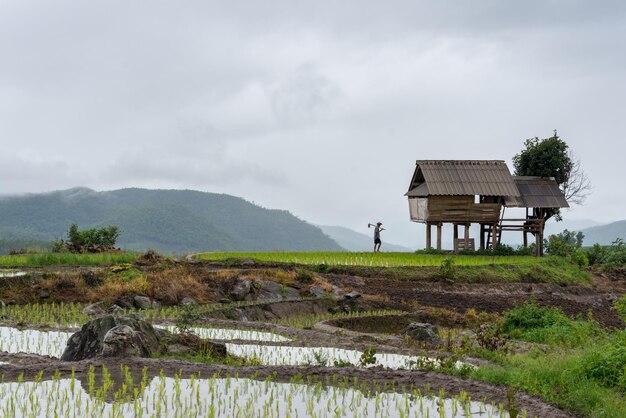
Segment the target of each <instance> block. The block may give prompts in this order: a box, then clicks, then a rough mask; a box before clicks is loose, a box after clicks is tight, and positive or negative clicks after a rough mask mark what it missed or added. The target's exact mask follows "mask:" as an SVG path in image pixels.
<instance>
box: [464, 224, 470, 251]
mask: <svg viewBox="0 0 626 418" xmlns="http://www.w3.org/2000/svg"><path fill="white" fill-rule="evenodd" d="M470 225H471V224H465V230H464V231H463V232H464V234H463V244H464V245H465V247H463V248H469V229H470Z"/></svg>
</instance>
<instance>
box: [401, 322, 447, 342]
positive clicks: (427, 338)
mask: <svg viewBox="0 0 626 418" xmlns="http://www.w3.org/2000/svg"><path fill="white" fill-rule="evenodd" d="M402 334H403V335H406V336H409V337H411V338H412V339H413V340H415V341H423V342H438V341H439V331H438V330H437V327H435V326H434V325H433V324H428V323H424V322H412V323H410V324H409V325H408V326H407V327H406V328H405V329H404V330H402Z"/></svg>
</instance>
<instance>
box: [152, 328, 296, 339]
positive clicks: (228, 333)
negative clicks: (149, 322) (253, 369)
mask: <svg viewBox="0 0 626 418" xmlns="http://www.w3.org/2000/svg"><path fill="white" fill-rule="evenodd" d="M155 327H157V328H162V329H166V330H168V331H170V332H177V331H178V330H177V329H176V327H175V326H174V325H166V326H163V325H156V326H155ZM190 331H191V332H193V333H195V334H196V335H197V336H198V337H200V338H206V339H209V340H246V341H269V342H284V341H291V340H290V339H289V338H286V337H283V336H282V335H278V334H274V333H271V332H262V331H251V330H243V329H228V328H201V327H192V328H191V329H190Z"/></svg>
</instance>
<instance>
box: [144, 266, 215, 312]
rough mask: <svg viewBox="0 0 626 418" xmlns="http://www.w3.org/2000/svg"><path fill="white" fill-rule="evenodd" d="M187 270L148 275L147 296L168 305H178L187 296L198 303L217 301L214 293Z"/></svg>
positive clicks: (169, 270)
mask: <svg viewBox="0 0 626 418" xmlns="http://www.w3.org/2000/svg"><path fill="white" fill-rule="evenodd" d="M201 280H202V279H201V278H198V277H197V276H194V275H192V274H191V273H190V272H189V271H188V270H187V269H185V268H180V267H178V268H174V269H168V270H163V271H158V272H150V273H147V290H146V292H145V293H146V294H147V295H148V296H149V297H151V298H153V299H156V300H159V301H161V302H163V303H164V304H166V305H176V304H178V303H180V301H181V300H183V298H185V297H186V296H189V297H192V298H194V299H195V300H196V302H198V303H205V302H207V301H209V300H213V299H215V294H214V291H213V290H211V289H210V288H209V287H207V286H206V285H205V284H203V283H202V282H201Z"/></svg>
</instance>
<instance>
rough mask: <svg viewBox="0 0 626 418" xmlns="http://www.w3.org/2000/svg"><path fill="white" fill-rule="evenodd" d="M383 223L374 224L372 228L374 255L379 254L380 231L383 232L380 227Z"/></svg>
mask: <svg viewBox="0 0 626 418" xmlns="http://www.w3.org/2000/svg"><path fill="white" fill-rule="evenodd" d="M382 226H383V223H382V222H378V223H376V227H375V228H374V252H375V253H379V252H380V244H381V241H380V231H384V230H385V228H383V227H382Z"/></svg>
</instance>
